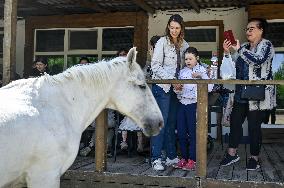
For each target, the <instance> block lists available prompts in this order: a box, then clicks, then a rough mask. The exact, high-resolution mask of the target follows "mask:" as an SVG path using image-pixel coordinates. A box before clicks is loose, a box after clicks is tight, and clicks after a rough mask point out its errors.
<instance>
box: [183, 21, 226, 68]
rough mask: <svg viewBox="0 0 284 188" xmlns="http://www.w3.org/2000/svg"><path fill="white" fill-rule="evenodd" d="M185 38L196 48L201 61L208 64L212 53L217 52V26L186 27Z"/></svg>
mask: <svg viewBox="0 0 284 188" xmlns="http://www.w3.org/2000/svg"><path fill="white" fill-rule="evenodd" d="M185 40H186V41H189V45H190V46H194V47H195V48H197V50H198V51H199V56H200V60H201V62H203V63H206V64H209V65H210V64H211V61H210V60H211V57H212V55H213V54H217V52H218V49H219V28H218V26H197V27H186V28H185ZM219 61H221V60H219Z"/></svg>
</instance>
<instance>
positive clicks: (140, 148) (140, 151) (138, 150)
mask: <svg viewBox="0 0 284 188" xmlns="http://www.w3.org/2000/svg"><path fill="white" fill-rule="evenodd" d="M137 152H138V153H142V152H143V146H141V145H138V147H137Z"/></svg>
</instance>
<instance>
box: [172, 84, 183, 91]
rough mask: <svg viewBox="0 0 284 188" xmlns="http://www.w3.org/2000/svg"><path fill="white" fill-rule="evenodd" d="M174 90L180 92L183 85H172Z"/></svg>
mask: <svg viewBox="0 0 284 188" xmlns="http://www.w3.org/2000/svg"><path fill="white" fill-rule="evenodd" d="M173 87H174V90H176V91H181V90H182V88H183V84H173Z"/></svg>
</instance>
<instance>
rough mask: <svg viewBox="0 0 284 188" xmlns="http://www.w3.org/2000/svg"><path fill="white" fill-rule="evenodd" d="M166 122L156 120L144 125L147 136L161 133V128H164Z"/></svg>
mask: <svg viewBox="0 0 284 188" xmlns="http://www.w3.org/2000/svg"><path fill="white" fill-rule="evenodd" d="M163 126H164V122H163V121H160V122H157V123H156V122H155V123H150V124H144V125H143V127H144V128H143V132H144V134H145V135H146V136H156V135H158V134H159V132H160V130H161V129H162V128H163Z"/></svg>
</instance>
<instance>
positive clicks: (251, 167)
mask: <svg viewBox="0 0 284 188" xmlns="http://www.w3.org/2000/svg"><path fill="white" fill-rule="evenodd" d="M259 168H260V165H259V162H258V161H256V160H255V159H254V158H253V157H251V158H249V161H248V164H247V170H257V169H259Z"/></svg>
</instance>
